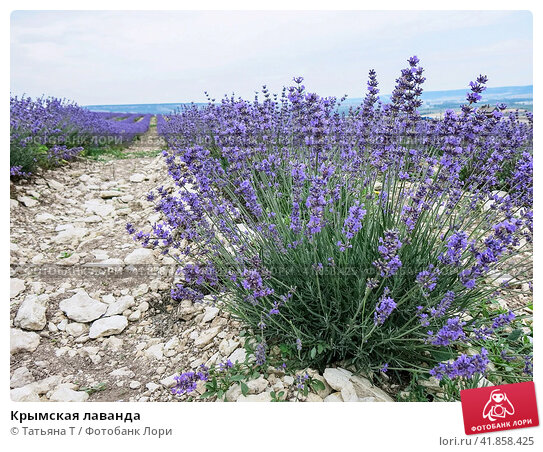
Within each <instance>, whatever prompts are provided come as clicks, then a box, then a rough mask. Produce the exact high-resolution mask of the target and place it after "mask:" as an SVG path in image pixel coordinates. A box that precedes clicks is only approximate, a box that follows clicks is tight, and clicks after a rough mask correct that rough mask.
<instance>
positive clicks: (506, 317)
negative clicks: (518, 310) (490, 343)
mask: <svg viewBox="0 0 543 452" xmlns="http://www.w3.org/2000/svg"><path fill="white" fill-rule="evenodd" d="M513 320H515V314H514V313H513V311H509V312H508V313H507V314H500V315H499V316H498V317H496V318H495V319H494V321H493V322H492V328H493V329H498V328H501V327H503V326H505V325H509V324H510V323H511V322H512V321H513Z"/></svg>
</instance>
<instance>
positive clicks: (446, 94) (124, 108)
mask: <svg viewBox="0 0 543 452" xmlns="http://www.w3.org/2000/svg"><path fill="white" fill-rule="evenodd" d="M467 91H468V90H467V89H454V90H448V91H425V92H423V94H422V100H423V105H422V107H421V108H420V109H419V111H420V113H422V114H430V113H438V112H443V111H445V110H447V109H449V108H450V109H458V107H459V106H460V105H461V104H463V103H465V99H466V92H467ZM533 92H534V87H533V85H529V86H503V87H498V88H488V89H487V90H486V91H485V92H484V93H483V99H482V101H481V105H487V104H490V105H496V104H497V103H500V102H501V103H504V104H507V107H508V108H513V109H516V108H519V109H525V110H530V111H531V110H532V109H533ZM380 100H381V102H384V103H387V102H389V101H390V94H384V95H382V96H380ZM362 101H363V99H362V98H351V99H349V98H347V99H346V100H345V101H344V102H343V104H342V105H341V106H340V108H339V111H347V110H348V109H349V107H356V106H358V105H360V104H361V103H362ZM185 105H191V104H190V103H183V102H180V103H169V104H124V105H87V106H86V107H87V108H88V109H89V110H92V111H107V112H112V113H148V114H153V115H157V114H164V115H166V114H170V113H173V112H174V111H175V110H177V109H179V108H182V107H183V106H185ZM195 105H206V104H205V103H196V104H195Z"/></svg>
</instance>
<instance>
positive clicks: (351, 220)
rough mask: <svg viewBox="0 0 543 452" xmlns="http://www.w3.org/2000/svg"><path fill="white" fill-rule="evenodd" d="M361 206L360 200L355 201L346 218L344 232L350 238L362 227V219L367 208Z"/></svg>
mask: <svg viewBox="0 0 543 452" xmlns="http://www.w3.org/2000/svg"><path fill="white" fill-rule="evenodd" d="M363 207H364V206H361V205H360V203H359V202H358V201H356V202H355V203H354V205H353V206H351V208H350V209H349V216H348V217H347V218H346V219H345V222H344V224H343V230H342V232H343V234H344V235H345V237H347V240H350V239H352V238H353V237H354V235H355V234H356V233H357V232H358V231H360V229H362V220H363V219H364V216H365V215H366V210H364V208H363Z"/></svg>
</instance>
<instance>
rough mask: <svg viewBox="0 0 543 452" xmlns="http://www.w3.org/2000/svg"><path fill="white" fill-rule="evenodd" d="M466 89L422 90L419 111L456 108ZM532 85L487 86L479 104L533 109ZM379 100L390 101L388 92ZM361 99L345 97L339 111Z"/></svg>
mask: <svg viewBox="0 0 543 452" xmlns="http://www.w3.org/2000/svg"><path fill="white" fill-rule="evenodd" d="M467 91H468V90H467V89H454V90H448V91H424V92H423V93H422V101H423V104H422V107H420V108H419V112H420V113H422V114H428V113H437V112H443V111H445V110H447V109H458V107H459V106H460V105H462V104H464V103H466V93H467ZM533 95H534V87H533V85H528V86H502V87H497V88H487V89H486V90H485V91H484V92H483V99H482V100H481V105H487V104H490V105H492V106H493V105H496V104H497V103H504V104H506V105H507V107H508V108H513V109H516V108H519V109H524V110H530V111H531V110H532V109H533ZM380 100H381V102H384V103H387V102H389V101H390V94H385V95H382V96H380ZM362 101H363V99H362V98H353V99H349V98H347V99H346V100H345V102H344V103H343V104H342V107H341V108H340V111H345V110H348V109H349V107H351V106H352V107H356V106H358V105H360V103H361V102H362Z"/></svg>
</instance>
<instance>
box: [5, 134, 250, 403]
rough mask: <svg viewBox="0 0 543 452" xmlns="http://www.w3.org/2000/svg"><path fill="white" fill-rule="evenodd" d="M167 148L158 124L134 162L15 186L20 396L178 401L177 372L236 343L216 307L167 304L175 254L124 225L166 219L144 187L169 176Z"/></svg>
mask: <svg viewBox="0 0 543 452" xmlns="http://www.w3.org/2000/svg"><path fill="white" fill-rule="evenodd" d="M146 143H147V145H146ZM148 143H151V144H148ZM161 145H162V143H160V140H158V139H157V136H156V129H155V128H154V127H152V128H151V129H150V131H149V132H148V133H147V134H146V135H145V136H144V137H143V138H142V140H141V141H140V142H138V143H135V144H133V145H132V146H131V147H129V148H127V149H126V150H125V154H126V156H125V157H127V158H123V159H114V160H109V161H107V160H106V161H93V160H87V159H80V160H79V161H77V162H73V163H71V164H69V165H66V166H64V167H60V168H58V169H55V170H50V171H47V172H45V173H43V175H38V176H37V177H35V178H33V179H32V180H31V181H30V182H28V183H20V184H17V185H12V186H11V288H10V292H11V293H10V298H11V303H10V307H11V309H10V313H11V315H10V323H11V325H10V326H11V388H12V391H11V395H12V399H13V400H20V401H23V400H25V401H38V400H43V401H45V400H51V401H70V400H73V401H84V400H89V401H121V400H122V401H166V400H172V399H173V396H172V395H171V394H170V391H169V389H168V388H169V387H171V386H172V385H173V375H174V374H176V373H178V372H179V371H180V370H188V369H190V368H195V367H197V366H198V365H200V364H201V363H205V362H208V363H210V362H211V361H212V360H211V361H210V358H214V359H218V358H219V357H221V358H222V357H228V356H230V355H231V353H232V352H234V351H235V349H236V348H238V346H239V344H240V342H239V340H238V339H235V337H237V330H236V323H235V322H228V321H227V315H225V314H224V315H223V314H219V311H218V309H216V308H214V307H209V306H208V307H206V306H201V305H198V306H193V305H191V304H183V305H182V306H178V307H175V308H174V306H172V305H171V302H170V301H169V290H170V288H171V282H172V278H173V271H172V270H174V269H175V266H174V264H175V262H174V261H173V260H172V259H171V258H169V257H164V256H160V255H159V254H158V253H156V252H153V251H152V250H149V249H144V248H140V247H139V245H138V244H137V243H135V242H134V241H133V240H132V239H131V237H130V236H129V235H128V234H127V232H126V229H125V226H126V223H127V222H130V223H133V224H134V225H135V226H136V227H137V228H141V229H146V230H149V229H150V225H151V223H152V222H156V221H157V220H158V215H157V214H156V213H155V212H154V211H153V207H152V204H151V203H150V202H148V201H147V200H146V194H147V193H148V192H149V191H150V190H151V189H153V188H156V187H157V186H160V185H163V184H164V182H165V181H167V179H168V176H167V174H166V170H165V167H164V166H163V163H162V159H161V157H160V156H159V155H158V154H159V153H158V152H156V151H158V150H160V146H161ZM145 154H148V155H153V154H154V155H157V156H156V157H148V156H147V157H145V156H144V157H142V155H145ZM195 344H197V345H195ZM219 350H220V351H219ZM239 353H240V352H238V354H239Z"/></svg>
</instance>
